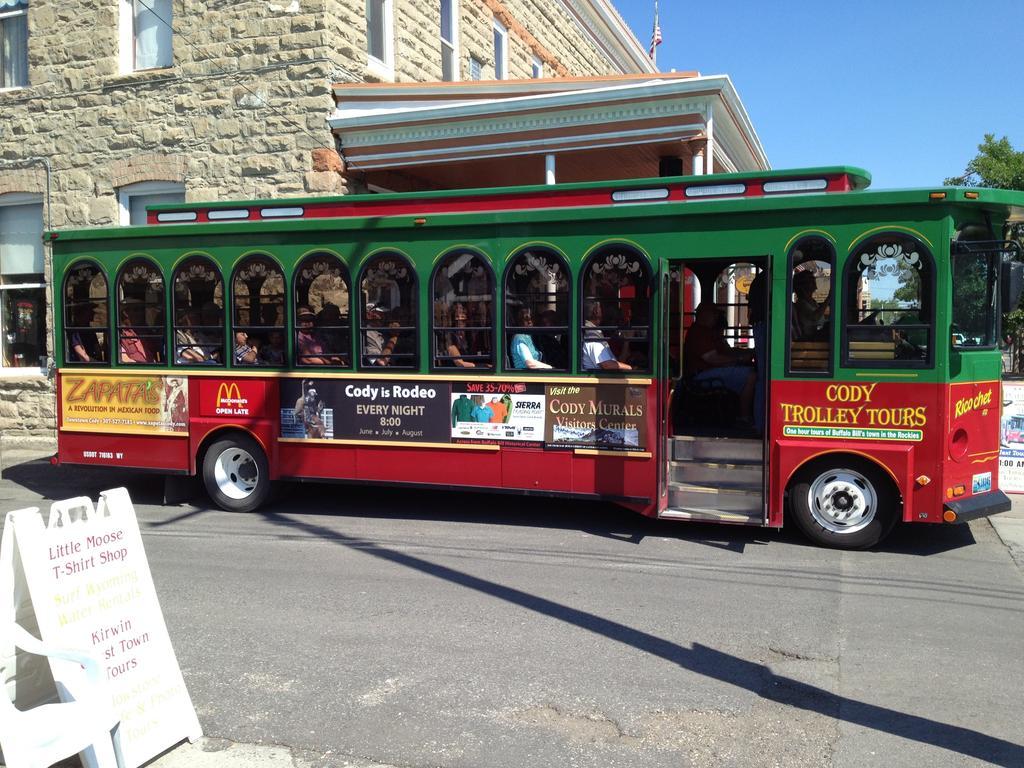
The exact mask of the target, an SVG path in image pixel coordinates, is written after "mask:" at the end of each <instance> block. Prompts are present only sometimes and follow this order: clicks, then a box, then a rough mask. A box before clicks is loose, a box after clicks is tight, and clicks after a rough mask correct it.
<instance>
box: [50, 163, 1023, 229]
mask: <svg viewBox="0 0 1024 768" xmlns="http://www.w3.org/2000/svg"><path fill="white" fill-rule="evenodd" d="M870 183H871V176H870V174H869V173H868V172H867V171H865V170H863V169H860V168H854V167H849V166H831V167H822V168H803V169H794V170H780V171H762V172H757V173H733V174H714V175H702V176H677V177H665V178H650V179H632V180H624V181H598V182H585V183H573V184H555V185H530V186H520V187H497V188H486V189H459V190H441V191H430V192H406V193H386V194H368V195H343V196H333V197H303V198H282V199H274V200H247V201H218V202H192V203H175V204H165V205H154V206H148V207H147V215H148V223H149V225H150V226H142V227H138V226H136V227H103V228H98V227H97V228H89V229H75V230H61V231H58V232H48V233H47V236H48V237H49V238H50V239H53V240H56V239H58V238H59V239H61V240H98V239H107V238H109V239H120V238H122V237H133V238H139V237H163V236H170V235H174V236H181V235H187V234H190V233H191V232H192V230H193V227H197V226H198V227H200V228H201V230H203V231H209V232H214V231H216V232H222V233H225V234H227V233H230V232H238V231H240V229H239V228H240V227H255V230H258V231H267V229H268V228H270V229H271V230H275V231H276V230H282V231H283V230H300V229H305V228H306V227H308V226H310V225H311V224H313V222H312V221H308V220H320V221H321V224H320V226H322V225H323V220H324V219H333V220H335V221H337V222H338V227H339V228H344V229H349V228H351V227H353V226H358V220H359V219H368V218H381V217H389V216H391V217H396V222H398V221H400V220H401V217H414V218H413V221H414V222H415V223H422V222H423V221H425V218H426V217H428V216H432V215H436V214H488V213H493V214H516V213H525V212H529V211H536V212H538V214H540V215H541V216H543V217H545V218H548V217H552V218H561V217H564V216H575V215H579V214H580V212H581V209H584V210H585V209H587V208H595V209H596V208H602V209H604V211H605V212H603V213H602V214H601V215H611V216H618V215H623V214H625V215H637V214H640V213H641V210H643V211H644V213H645V214H647V215H658V214H657V209H658V208H659V207H660V205H659V204H665V203H670V204H673V207H674V208H677V209H678V212H679V213H684V212H685V213H690V212H693V213H697V212H698V211H703V212H707V213H712V212H715V213H719V212H722V211H729V212H732V211H736V212H737V213H738V212H749V211H753V210H779V209H782V208H786V207H791V206H801V207H802V206H807V207H810V206H823V207H834V206H843V205H858V204H860V205H878V204H904V205H907V204H930V203H937V202H938V203H941V202H947V203H959V204H968V205H988V206H998V207H999V208H1000V209H1002V211H1003V212H1005V215H1006V217H1007V218H1008V220H1010V221H1024V192H1017V191H1011V190H998V189H976V188H964V187H941V186H940V187H930V188H928V187H925V188H917V189H905V190H878V191H872V192H868V191H867V187H868V186H869V184H870ZM843 193H846V194H843ZM697 203H700V205H696V204H697ZM637 204H646V205H637ZM690 204H695V205H694V207H693V208H692V209H691V208H690V207H689V206H690ZM630 209H631V213H630V214H626V211H627V210H630ZM606 212H607V213H606ZM421 217H422V218H421ZM346 220H347V221H346ZM342 222H345V223H344V224H343V223H342ZM152 225H158V226H152ZM197 234H198V232H197Z"/></svg>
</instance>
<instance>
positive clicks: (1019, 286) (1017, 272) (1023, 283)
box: [999, 261, 1024, 314]
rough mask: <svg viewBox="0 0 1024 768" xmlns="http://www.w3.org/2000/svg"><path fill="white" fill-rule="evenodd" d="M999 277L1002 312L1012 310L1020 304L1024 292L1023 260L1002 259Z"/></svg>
mask: <svg viewBox="0 0 1024 768" xmlns="http://www.w3.org/2000/svg"><path fill="white" fill-rule="evenodd" d="M999 277H1000V280H999V284H1000V286H1001V288H1002V295H1001V296H1000V298H1001V299H1002V303H1003V313H1004V314H1006V313H1009V312H1013V310H1015V309H1016V308H1017V305H1019V304H1020V297H1021V294H1022V293H1024V262H1020V261H1004V262H1003V273H1002V274H1001V275H1000V276H999Z"/></svg>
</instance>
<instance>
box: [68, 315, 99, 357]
mask: <svg viewBox="0 0 1024 768" xmlns="http://www.w3.org/2000/svg"><path fill="white" fill-rule="evenodd" d="M95 311H96V308H95V305H94V304H93V303H92V302H91V301H90V302H87V303H85V304H79V305H78V306H76V307H75V308H74V310H73V311H72V314H71V319H72V322H73V323H74V324H75V325H76V326H77V327H78V330H75V331H73V332H72V333H71V342H70V344H69V346H70V347H71V356H72V359H73V360H74V361H75V362H79V363H93V362H102V361H103V348H102V347H101V346H100V341H99V336H98V335H97V334H96V331H93V330H89V329H88V328H87V326H91V325H92V319H93V315H94V314H95Z"/></svg>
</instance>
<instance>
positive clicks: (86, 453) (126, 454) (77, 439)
mask: <svg viewBox="0 0 1024 768" xmlns="http://www.w3.org/2000/svg"><path fill="white" fill-rule="evenodd" d="M188 444H189V441H188V439H187V438H185V437H154V436H151V435H102V434H95V433H86V432H61V433H60V454H59V456H60V460H61V462H63V463H67V464H96V465H100V466H104V467H129V468H132V469H159V470H163V471H168V472H185V471H187V470H188V466H189V445H188Z"/></svg>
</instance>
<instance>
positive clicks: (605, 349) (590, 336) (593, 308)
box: [583, 299, 633, 371]
mask: <svg viewBox="0 0 1024 768" xmlns="http://www.w3.org/2000/svg"><path fill="white" fill-rule="evenodd" d="M584 310H585V313H586V318H587V319H586V321H585V322H584V326H585V327H586V328H588V329H590V330H587V331H584V333H583V370H585V371H597V370H603V371H631V370H633V367H632V366H631V365H629V364H627V363H620V362H619V360H618V358H616V357H615V353H614V352H612V350H611V347H609V346H608V342H607V341H605V338H604V334H603V333H602V332H601V330H600V329H599V328H598V327H597V326H600V325H601V318H602V316H603V313H602V310H601V302H600V301H597V300H593V299H592V300H589V301H587V302H586V304H585V305H584Z"/></svg>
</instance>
